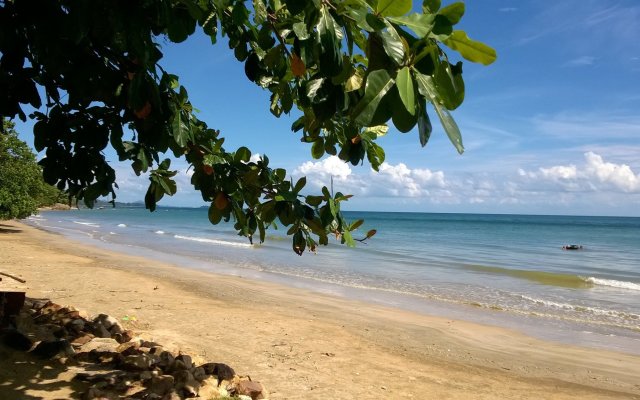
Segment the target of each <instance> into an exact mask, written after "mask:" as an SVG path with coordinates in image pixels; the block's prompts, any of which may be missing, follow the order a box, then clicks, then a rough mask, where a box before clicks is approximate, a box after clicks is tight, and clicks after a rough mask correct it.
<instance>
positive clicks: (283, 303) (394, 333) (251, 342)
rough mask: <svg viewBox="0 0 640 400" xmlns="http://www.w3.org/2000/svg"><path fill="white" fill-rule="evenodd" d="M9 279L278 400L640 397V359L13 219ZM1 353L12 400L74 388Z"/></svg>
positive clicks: (2, 227)
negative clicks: (220, 368) (244, 379)
mask: <svg viewBox="0 0 640 400" xmlns="http://www.w3.org/2000/svg"><path fill="white" fill-rule="evenodd" d="M0 271H3V272H7V273H11V274H14V275H17V276H19V277H21V278H23V279H25V280H26V281H27V283H26V284H18V283H17V282H15V281H12V280H11V279H9V278H4V279H3V281H2V282H0V290H3V288H4V289H6V288H8V287H13V288H23V289H26V291H27V295H28V296H29V297H35V298H49V299H51V300H53V301H54V302H57V303H59V304H63V305H65V304H68V305H73V306H75V307H77V308H80V309H84V310H86V311H88V312H89V313H90V314H97V313H107V314H110V315H113V316H116V317H118V318H122V317H124V316H129V317H131V316H134V317H135V318H136V319H137V321H135V322H132V323H129V324H130V326H134V327H135V329H137V330H138V331H141V332H143V334H144V335H145V336H147V337H149V338H151V339H153V340H156V341H158V342H160V343H163V344H165V345H166V346H167V347H169V348H172V349H174V350H182V351H184V352H187V353H189V354H192V355H199V356H201V357H202V358H204V359H206V360H208V361H214V362H224V363H227V364H229V365H231V366H232V367H234V368H235V369H236V372H237V373H239V374H241V375H246V374H248V375H250V376H251V377H252V378H253V379H254V380H258V381H260V382H262V383H263V384H264V385H265V387H266V388H267V389H268V390H269V391H270V392H271V395H270V398H271V399H407V398H414V399H574V398H581V399H613V398H616V399H620V398H626V399H640V357H638V356H634V355H627V354H620V353H615V352H610V351H604V350H594V349H590V348H581V347H572V346H568V345H565V344H556V343H551V342H545V341H541V340H538V339H534V338H531V337H528V336H525V335H523V334H520V333H518V332H514V331H510V330H506V329H502V328H496V327H490V326H483V325H478V324H473V323H468V322H464V321H457V320H450V319H444V318H438V317H432V316H427V315H421V314H414V313H410V312H405V311H402V310H397V309H393V308H385V307H382V306H376V305H371V304H366V303H362V302H357V301H351V300H345V299H342V298H334V297H331V296H327V295H322V294H318V293H313V292H309V291H305V290H301V289H294V288H289V287H284V286H279V285H276V284H272V283H265V282H259V281H249V280H247V279H242V278H237V277H231V276H224V275H215V274H210V273H204V272H200V271H195V270H188V269H184V268H179V267H176V266H172V265H168V264H161V263H158V262H155V261H150V260H147V259H144V258H136V257H131V256H126V255H121V254H117V253H112V252H107V251H104V250H100V249H96V248H92V247H89V246H85V245H82V244H78V243H75V242H72V241H70V240H68V239H66V238H63V237H62V236H60V235H55V234H51V233H47V232H43V231H40V230H37V229H35V228H32V227H29V226H26V225H24V224H21V223H18V222H13V221H10V222H3V223H2V224H0ZM1 356H2V354H0V399H5V398H6V399H9V398H11V399H13V398H14V397H9V396H15V395H16V393H18V394H24V396H23V397H22V398H34V399H35V398H48V399H54V398H65V396H66V397H68V396H69V393H72V392H74V389H73V387H72V383H69V382H67V381H68V380H69V378H70V377H71V376H72V373H71V372H60V371H56V372H55V373H52V372H51V371H49V372H47V371H40V372H38V371H37V370H36V371H35V372H34V371H31V373H32V375H33V376H29V377H28V378H27V377H20V376H19V375H20V372H17V371H19V370H17V369H15V368H16V366H15V365H13V366H12V365H9V363H10V362H11V360H7V359H6V357H5V359H2V358H1ZM33 368H36V369H37V368H38V366H32V369H33ZM45 389H46V390H48V392H47V391H45Z"/></svg>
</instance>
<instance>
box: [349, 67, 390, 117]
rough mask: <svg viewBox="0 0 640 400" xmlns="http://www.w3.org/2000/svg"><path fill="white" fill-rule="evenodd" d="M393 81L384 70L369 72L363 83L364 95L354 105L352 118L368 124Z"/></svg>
mask: <svg viewBox="0 0 640 400" xmlns="http://www.w3.org/2000/svg"><path fill="white" fill-rule="evenodd" d="M394 83H395V82H394V80H393V78H391V76H389V73H388V72H387V71H385V70H382V69H380V70H376V71H373V72H371V73H370V74H369V76H368V77H367V83H366V84H365V89H364V97H363V98H362V100H360V102H359V103H358V104H357V105H356V107H355V109H354V112H353V118H354V120H355V121H356V122H357V123H358V124H360V125H362V126H368V125H369V124H370V123H371V121H372V119H373V116H374V114H375V112H376V109H377V108H378V105H379V104H380V101H381V100H382V98H383V97H384V95H386V94H387V92H388V91H389V89H391V88H392V87H393V84H394Z"/></svg>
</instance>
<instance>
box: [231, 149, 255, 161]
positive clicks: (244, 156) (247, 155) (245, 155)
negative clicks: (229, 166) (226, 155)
mask: <svg viewBox="0 0 640 400" xmlns="http://www.w3.org/2000/svg"><path fill="white" fill-rule="evenodd" d="M249 159H251V151H250V150H249V149H248V148H246V147H240V148H239V149H238V150H236V154H235V156H234V157H233V160H234V161H235V162H245V163H246V162H248V161H249Z"/></svg>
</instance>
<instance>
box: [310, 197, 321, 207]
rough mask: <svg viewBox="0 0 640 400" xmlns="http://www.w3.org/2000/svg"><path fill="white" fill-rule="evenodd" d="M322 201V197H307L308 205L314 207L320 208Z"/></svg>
mask: <svg viewBox="0 0 640 400" xmlns="http://www.w3.org/2000/svg"><path fill="white" fill-rule="evenodd" d="M322 200H323V197H322V196H307V198H306V201H307V204H309V205H310V206H313V207H318V206H319V205H320V203H322Z"/></svg>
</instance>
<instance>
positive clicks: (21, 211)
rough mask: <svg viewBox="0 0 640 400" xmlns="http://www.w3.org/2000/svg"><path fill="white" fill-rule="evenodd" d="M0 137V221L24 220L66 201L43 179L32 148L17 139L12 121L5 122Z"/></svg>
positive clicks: (61, 193)
mask: <svg viewBox="0 0 640 400" xmlns="http://www.w3.org/2000/svg"><path fill="white" fill-rule="evenodd" d="M2 125H3V130H4V132H5V133H4V134H2V135H0V220H6V219H12V218H25V217H28V216H29V215H31V214H33V213H34V212H36V210H37V209H38V208H39V207H43V206H51V205H54V204H56V203H60V202H63V203H64V202H67V195H66V194H65V193H64V192H62V191H60V190H59V189H58V188H56V187H54V186H51V185H49V184H48V183H46V182H45V181H44V179H43V178H42V168H40V166H39V165H38V163H37V162H36V157H35V155H34V154H33V152H32V151H31V149H30V148H29V146H28V145H27V144H26V143H25V142H23V141H22V140H20V139H19V138H18V134H17V132H16V131H15V127H14V124H13V122H10V121H6V120H4V121H2Z"/></svg>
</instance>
